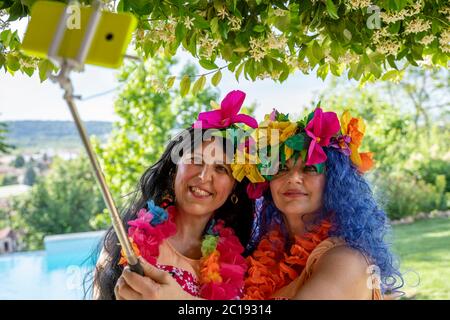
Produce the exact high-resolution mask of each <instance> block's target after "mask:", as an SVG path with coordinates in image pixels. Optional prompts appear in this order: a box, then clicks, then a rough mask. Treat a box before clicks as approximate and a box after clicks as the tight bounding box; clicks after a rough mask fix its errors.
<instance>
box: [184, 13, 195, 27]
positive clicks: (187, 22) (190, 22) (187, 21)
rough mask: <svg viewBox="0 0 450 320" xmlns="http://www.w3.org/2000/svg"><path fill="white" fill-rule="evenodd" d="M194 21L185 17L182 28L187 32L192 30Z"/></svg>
mask: <svg viewBox="0 0 450 320" xmlns="http://www.w3.org/2000/svg"><path fill="white" fill-rule="evenodd" d="M194 20H195V18H191V17H189V16H187V17H186V18H185V19H184V26H185V27H186V29H188V30H191V29H192V27H193V26H194Z"/></svg>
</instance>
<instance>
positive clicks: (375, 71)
mask: <svg viewBox="0 0 450 320" xmlns="http://www.w3.org/2000/svg"><path fill="white" fill-rule="evenodd" d="M369 70H370V73H371V74H373V75H374V76H375V77H376V78H380V77H381V72H382V71H381V68H380V66H379V65H377V64H376V63H373V62H372V63H370V65H369Z"/></svg>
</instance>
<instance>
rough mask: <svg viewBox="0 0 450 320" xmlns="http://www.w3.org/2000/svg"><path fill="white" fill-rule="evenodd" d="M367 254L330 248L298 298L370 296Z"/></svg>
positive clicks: (346, 247) (369, 297)
mask: <svg viewBox="0 0 450 320" xmlns="http://www.w3.org/2000/svg"><path fill="white" fill-rule="evenodd" d="M367 267H368V263H367V261H366V258H365V257H364V255H363V254H362V253H361V252H359V251H358V250H356V249H352V248H350V247H348V246H344V245H343V246H338V247H334V248H332V249H330V250H328V251H327V252H326V253H324V254H323V256H322V257H321V258H320V259H319V260H318V261H317V263H316V265H315V266H314V269H313V272H312V275H311V277H310V278H309V279H308V280H307V281H306V282H305V284H304V285H303V287H302V288H300V290H299V292H298V294H297V296H296V298H297V299H371V297H372V291H371V290H370V289H369V287H368V285H367V279H368V277H369V276H370V275H369V274H368V273H367Z"/></svg>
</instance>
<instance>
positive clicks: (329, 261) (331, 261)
mask: <svg viewBox="0 0 450 320" xmlns="http://www.w3.org/2000/svg"><path fill="white" fill-rule="evenodd" d="M368 266H369V264H368V262H367V260H366V258H365V257H364V255H363V254H362V253H361V252H360V251H359V250H357V249H353V248H351V247H349V246H346V245H342V246H337V247H334V248H332V249H330V250H328V251H327V252H325V253H324V254H323V256H322V257H321V258H320V259H319V260H318V261H317V265H316V266H315V268H314V271H318V270H323V271H325V270H328V269H332V270H333V272H334V273H336V272H338V273H339V272H340V271H343V272H346V273H349V272H351V273H352V274H353V275H357V274H363V275H366V272H367V268H368Z"/></svg>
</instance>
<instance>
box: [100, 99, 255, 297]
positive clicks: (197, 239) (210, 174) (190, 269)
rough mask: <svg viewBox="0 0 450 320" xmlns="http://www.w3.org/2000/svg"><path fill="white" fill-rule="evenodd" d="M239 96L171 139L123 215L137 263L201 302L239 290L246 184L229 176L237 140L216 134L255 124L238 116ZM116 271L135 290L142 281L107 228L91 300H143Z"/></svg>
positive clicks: (247, 226)
mask: <svg viewBox="0 0 450 320" xmlns="http://www.w3.org/2000/svg"><path fill="white" fill-rule="evenodd" d="M244 98H245V94H244V93H243V92H241V91H232V92H230V93H229V94H228V95H227V96H226V97H225V99H224V100H223V101H222V104H221V109H220V110H214V111H210V112H204V113H201V114H200V115H199V118H198V121H197V122H196V123H194V125H193V127H192V128H190V129H188V130H187V131H185V132H183V133H182V134H180V135H178V136H177V137H175V138H174V139H172V140H171V141H170V142H169V144H168V146H167V148H166V150H165V151H164V153H163V155H162V156H161V158H160V159H159V161H158V162H156V163H155V164H154V165H153V166H151V167H150V168H149V169H147V171H146V172H145V173H144V174H143V176H142V177H141V179H140V192H139V194H138V195H137V200H135V201H133V202H132V204H131V205H130V206H129V208H128V209H127V210H126V212H125V214H124V216H123V223H124V225H126V226H127V227H128V236H129V238H130V240H131V241H132V245H133V248H134V250H135V252H136V254H137V255H138V256H139V260H140V261H141V263H142V264H144V266H146V265H147V264H151V265H153V266H155V267H156V268H158V269H161V270H164V271H166V272H168V273H170V274H171V275H172V277H171V278H172V280H173V281H175V282H176V283H178V285H180V286H181V287H182V288H183V290H184V291H185V292H188V293H189V294H191V295H193V296H199V297H202V298H205V299H234V298H236V297H238V296H239V294H240V293H241V292H242V287H243V279H244V273H245V271H246V264H245V259H244V258H243V257H242V254H243V251H244V247H245V246H246V245H247V242H248V240H249V237H250V232H251V227H252V218H253V217H252V203H251V201H250V200H249V199H248V197H247V196H246V184H245V183H241V182H236V180H235V179H234V177H233V173H232V171H231V167H230V163H232V161H233V158H232V157H233V155H234V150H235V148H236V145H235V142H236V141H234V139H231V140H230V139H228V138H223V136H224V135H225V134H224V132H225V131H226V130H228V129H233V130H237V129H238V127H237V126H236V123H245V124H247V125H249V126H251V127H253V128H255V127H256V126H257V123H256V121H255V120H254V119H253V118H251V117H249V116H246V115H243V114H238V111H239V109H240V107H241V105H242V103H243V101H244ZM206 129H210V130H206ZM211 129H212V134H211ZM207 134H209V136H208V137H207V138H209V140H206V141H205V135H207ZM225 136H226V135H225ZM230 150H231V152H230ZM230 154H231V158H230ZM229 266H232V267H229ZM124 267H125V269H124ZM122 274H132V277H134V278H133V279H137V280H136V281H137V282H136V283H138V285H145V283H146V281H149V278H146V277H141V276H140V275H138V274H135V273H132V272H131V271H130V270H129V268H128V267H127V266H126V259H125V258H124V257H123V254H122V253H121V250H120V247H119V246H118V239H117V235H116V234H115V232H114V230H113V229H112V228H110V229H109V230H108V232H107V234H106V236H105V238H104V241H103V248H102V253H101V255H100V258H99V261H98V263H97V266H96V270H95V275H94V282H93V287H94V298H95V299H145V298H148V297H146V296H145V294H144V292H139V291H138V290H136V288H135V286H136V285H135V284H134V283H133V284H130V283H127V282H126V281H125V280H124V277H121V275H122ZM119 278H120V279H119ZM118 280H119V281H118ZM171 298H172V299H177V298H178V297H177V296H173V297H171Z"/></svg>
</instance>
